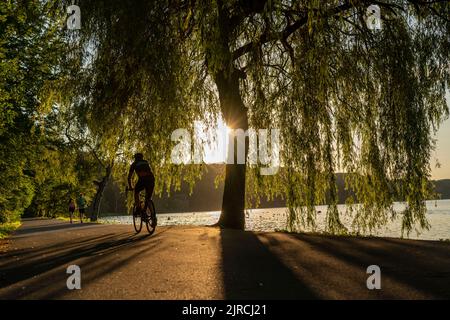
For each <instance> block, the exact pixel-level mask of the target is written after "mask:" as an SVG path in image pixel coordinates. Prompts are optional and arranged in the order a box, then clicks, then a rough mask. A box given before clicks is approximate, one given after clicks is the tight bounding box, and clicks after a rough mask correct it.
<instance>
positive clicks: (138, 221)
mask: <svg viewBox="0 0 450 320" xmlns="http://www.w3.org/2000/svg"><path fill="white" fill-rule="evenodd" d="M133 225H134V230H135V231H136V233H139V232H141V230H142V217H141V213H140V212H139V211H138V208H137V207H136V205H135V206H134V208H133Z"/></svg>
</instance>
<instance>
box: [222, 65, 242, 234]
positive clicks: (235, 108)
mask: <svg viewBox="0 0 450 320" xmlns="http://www.w3.org/2000/svg"><path fill="white" fill-rule="evenodd" d="M240 76H242V74H241V73H240V72H239V71H238V70H235V71H234V72H232V73H231V75H230V74H228V75H227V73H225V72H219V73H218V74H217V75H216V77H215V81H216V85H217V88H218V91H219V99H220V107H221V110H222V115H223V117H224V120H225V122H226V124H227V126H228V127H229V128H230V129H242V130H244V131H246V130H247V129H248V118H247V109H246V108H245V106H244V103H243V101H242V98H241V95H240V91H239V77H240ZM233 139H234V150H228V152H233V155H232V157H231V159H234V161H233V163H228V164H227V165H226V172H225V186H224V192H223V199H222V212H221V215H220V219H219V222H218V225H219V226H220V227H223V228H231V229H241V230H243V229H244V227H245V213H244V210H245V171H246V164H245V163H244V164H238V163H237V157H236V156H237V152H236V150H237V141H236V138H235V137H233ZM247 153H248V141H247V139H246V143H245V161H246V159H247Z"/></svg>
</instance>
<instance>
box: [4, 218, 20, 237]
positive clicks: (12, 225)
mask: <svg viewBox="0 0 450 320" xmlns="http://www.w3.org/2000/svg"><path fill="white" fill-rule="evenodd" d="M21 224H22V223H21V222H20V221H16V222H7V223H2V224H0V239H4V238H6V237H7V236H8V235H9V234H10V233H11V232H13V231H14V230H16V229H17V228H18V227H20V225H21Z"/></svg>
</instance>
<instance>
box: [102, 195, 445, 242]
mask: <svg viewBox="0 0 450 320" xmlns="http://www.w3.org/2000/svg"><path fill="white" fill-rule="evenodd" d="M403 207H404V204H402V203H395V204H394V208H395V209H396V210H401V209H402V208H403ZM345 209H346V208H345V205H339V211H341V212H342V215H341V219H342V222H343V223H344V225H345V226H346V227H350V224H351V219H350V218H349V217H346V216H345V215H344V212H345ZM427 209H428V214H427V219H428V222H429V223H430V225H431V228H430V230H413V231H412V232H411V233H410V234H409V237H408V238H410V239H422V240H441V239H450V200H438V201H427ZM156 210H158V208H156ZM317 210H318V211H320V213H318V214H317V221H316V222H317V228H316V230H315V231H316V232H323V231H324V230H325V223H324V222H325V215H326V210H327V207H326V206H318V207H317ZM219 215H220V212H219V211H208V212H190V213H189V212H188V213H164V214H158V225H160V226H168V225H211V224H214V223H216V222H217V220H218V219H219ZM100 221H102V222H105V223H121V224H132V223H133V222H132V218H131V216H130V215H128V216H109V217H103V218H101V219H100ZM286 227H287V210H286V208H269V209H250V210H247V214H246V226H245V228H246V230H252V231H276V230H285V229H286ZM349 229H350V228H349ZM302 231H314V230H310V229H309V230H308V229H303V230H302ZM371 235H374V236H383V237H400V236H401V216H400V215H398V217H397V218H396V219H395V220H394V221H391V222H389V223H388V224H387V225H386V226H385V227H383V228H381V229H380V230H377V231H376V232H372V234H371ZM404 237H405V238H406V235H405V236H404Z"/></svg>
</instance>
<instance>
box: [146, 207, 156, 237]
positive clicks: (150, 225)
mask: <svg viewBox="0 0 450 320" xmlns="http://www.w3.org/2000/svg"><path fill="white" fill-rule="evenodd" d="M145 214H146V219H145V226H146V227H147V231H148V233H149V234H150V235H152V234H153V233H154V232H155V230H156V224H157V222H156V210H155V204H154V203H153V201H152V200H150V201H149V204H148V205H147V206H146V207H145Z"/></svg>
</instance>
